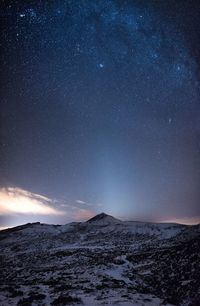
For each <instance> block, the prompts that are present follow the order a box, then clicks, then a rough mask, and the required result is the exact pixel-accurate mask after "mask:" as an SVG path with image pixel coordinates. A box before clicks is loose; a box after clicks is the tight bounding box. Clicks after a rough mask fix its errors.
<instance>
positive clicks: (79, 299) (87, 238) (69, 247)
mask: <svg viewBox="0 0 200 306" xmlns="http://www.w3.org/2000/svg"><path fill="white" fill-rule="evenodd" d="M199 234H200V225H196V226H186V225H180V224H167V223H166V224H159V223H144V222H134V221H121V220H118V219H116V218H114V217H112V216H109V215H106V214H104V213H101V214H99V215H97V216H95V217H93V218H91V219H90V220H88V221H86V222H73V223H69V224H66V225H48V224H41V223H39V222H37V223H32V224H31V223H29V224H25V225H22V226H18V227H15V228H11V229H7V230H3V231H0V271H1V273H0V305H1V306H4V305H5V306H7V305H78V304H80V303H83V304H85V305H88V306H89V305H102V304H103V303H104V304H110V305H114V304H117V305H124V306H125V305H149V306H150V305H152V306H153V305H184V306H186V305H200V304H198V302H200V299H199V294H200V285H199V284H200V275H199V270H200V264H199V263H200V235H199ZM192 303H196V304H192Z"/></svg>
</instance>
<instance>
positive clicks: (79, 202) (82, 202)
mask: <svg viewBox="0 0 200 306" xmlns="http://www.w3.org/2000/svg"><path fill="white" fill-rule="evenodd" d="M76 203H78V204H86V205H87V203H86V202H84V201H81V200H76Z"/></svg>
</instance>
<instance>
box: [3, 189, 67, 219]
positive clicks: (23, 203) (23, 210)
mask: <svg viewBox="0 0 200 306" xmlns="http://www.w3.org/2000/svg"><path fill="white" fill-rule="evenodd" d="M53 203H54V201H53V200H51V199H49V198H47V197H45V196H42V195H39V194H36V193H32V192H30V191H27V190H24V189H21V188H16V187H8V188H0V215H12V214H29V215H32V214H33V215H36V214H37V215H62V214H64V212H63V211H60V210H58V209H56V208H53V207H51V204H53Z"/></svg>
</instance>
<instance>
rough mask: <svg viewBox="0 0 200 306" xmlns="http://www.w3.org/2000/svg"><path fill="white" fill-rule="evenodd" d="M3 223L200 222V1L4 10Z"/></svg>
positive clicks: (26, 5)
mask: <svg viewBox="0 0 200 306" xmlns="http://www.w3.org/2000/svg"><path fill="white" fill-rule="evenodd" d="M0 17H1V29H2V30H1V40H0V46H1V63H0V70H1V80H0V83H1V92H0V97H1V104H0V214H1V216H0V222H1V224H0V225H1V226H2V227H3V226H8V225H9V226H12V225H15V224H20V223H25V222H29V221H30V222H32V221H43V222H47V223H66V222H68V221H72V220H84V219H87V218H88V217H90V216H92V215H94V214H96V213H99V212H101V211H104V212H106V213H109V214H112V215H114V216H116V217H121V218H124V219H132V220H134V219H147V220H163V221H164V220H170V221H171V220H175V221H183V220H185V222H188V223H192V222H196V221H195V220H197V222H199V220H200V217H199V216H200V205H199V199H200V188H199V185H200V107H199V97H200V91H199V81H200V24H199V19H200V4H198V1H196V0H195V1H193V0H191V1H184V0H183V1H175V0H168V1H152V0H148V1H147V0H146V1H142V0H140V1H139V0H138V1H134V0H132V1H128V0H127V1H125V0H124V1H117V0H110V1H106V0H100V1H97V0H94V1H92V0H90V1H89V0H85V1H84V0H82V1H81V0H72V1H71V0H66V1H64V0H63V1H39V0H37V1H1V7H0Z"/></svg>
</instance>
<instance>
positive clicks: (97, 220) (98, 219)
mask: <svg viewBox="0 0 200 306" xmlns="http://www.w3.org/2000/svg"><path fill="white" fill-rule="evenodd" d="M86 222H87V223H92V224H98V225H106V224H117V223H121V222H122V221H121V220H119V219H116V218H114V217H112V216H110V215H107V214H105V213H100V214H98V215H96V216H94V217H93V218H91V219H89V220H88V221H86Z"/></svg>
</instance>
